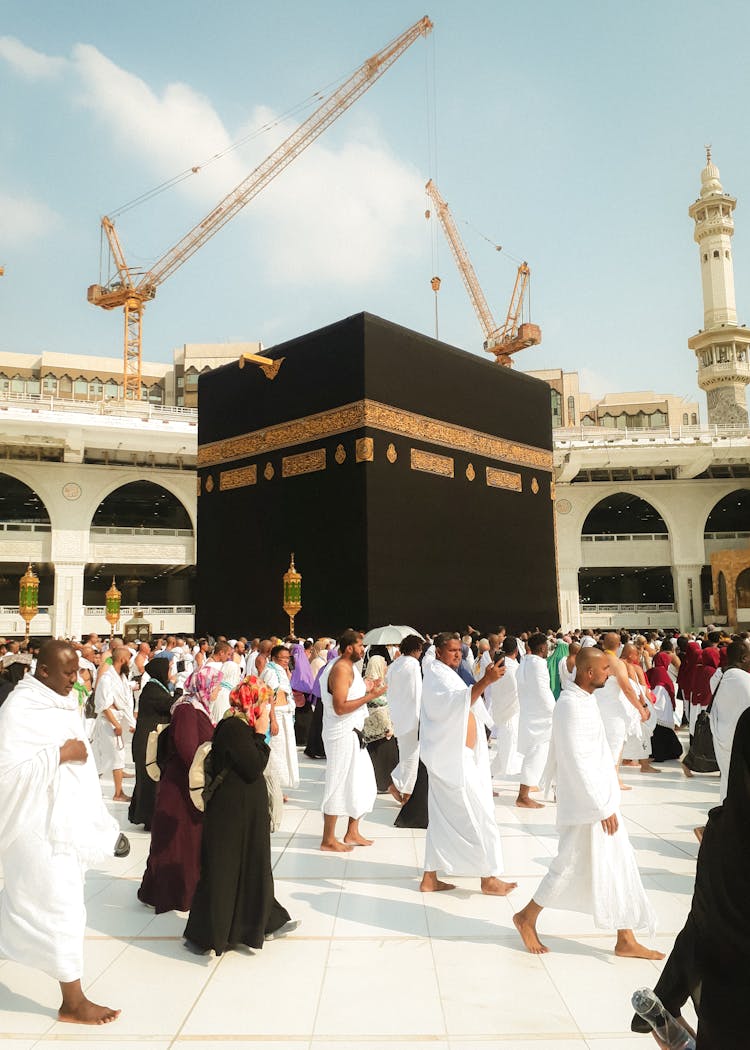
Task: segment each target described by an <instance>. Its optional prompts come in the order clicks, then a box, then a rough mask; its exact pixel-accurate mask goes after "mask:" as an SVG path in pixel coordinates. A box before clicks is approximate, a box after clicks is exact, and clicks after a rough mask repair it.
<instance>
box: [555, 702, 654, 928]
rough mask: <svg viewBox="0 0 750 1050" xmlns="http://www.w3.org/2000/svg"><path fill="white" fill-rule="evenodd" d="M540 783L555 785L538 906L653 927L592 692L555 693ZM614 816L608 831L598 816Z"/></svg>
mask: <svg viewBox="0 0 750 1050" xmlns="http://www.w3.org/2000/svg"><path fill="white" fill-rule="evenodd" d="M545 780H549V781H554V782H555V784H556V786H557V825H558V828H559V835H560V842H559V846H558V852H557V856H556V857H555V858H554V860H553V861H552V863H551V865H550V869H549V872H548V873H547V875H545V877H544V878H543V879H542V881H541V883H540V884H539V887H538V889H537V891H536V893H535V894H534V900H535V901H536V903H537V904H539V905H541V907H543V908H565V909H567V910H569V911H582V912H587V913H589V914H591V915H593V917H594V922H595V924H596V926H597V927H598V928H599V929H615V930H639V929H644V928H646V929H648V930H649V931H651V932H653V930H654V929H655V926H656V916H655V914H654V911H653V909H652V907H651V905H650V904H649V901H648V898H647V897H646V892H645V890H644V888H643V883H642V882H641V877H640V873H639V871H638V866H637V864H636V860H635V853H634V852H633V847H632V846H631V844H630V839H629V838H628V833H627V830H626V828H625V825H624V823H623V820H622V817H621V816H620V813H619V806H620V788H619V784H618V782H617V774H616V772H615V769H614V766H613V764H612V756H611V751H610V747H609V743H608V741H607V736H606V733H605V730H604V725H603V723H602V719H601V716H600V708H599V705H598V703H597V700H596V694H595V693H594V694H591V693H587V692H586V691H585V690H583V689H581V688H580V687H579V686H577V685H575V683H574V684H573V685H571V686H569V687H568V688H567V689H565V690H563V692H562V693H561V694H560V697H559V699H558V701H557V704H556V707H555V713H554V717H553V724H552V744H551V748H550V756H549V763H548V766H547V769H546V770H545ZM613 814H615V815H616V816H617V818H618V822H619V827H618V829H617V831H616V832H615V834H614V835H608V834H607V833H606V832H605V831H604V828H603V827H602V825H601V821H602V820H604V819H605V818H607V817H610V816H612V815H613Z"/></svg>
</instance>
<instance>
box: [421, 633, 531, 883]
mask: <svg viewBox="0 0 750 1050" xmlns="http://www.w3.org/2000/svg"><path fill="white" fill-rule="evenodd" d="M435 657H436V658H435V660H434V661H433V663H432V664H431V665H430V666H429V667H428V669H427V671H426V672H425V676H424V682H423V684H422V711H421V717H420V726H419V743H420V751H421V756H422V761H423V762H424V764H425V766H426V767H427V772H428V774H429V788H428V796H427V810H428V814H429V824H428V827H427V835H426V838H425V860H424V875H423V876H422V882H421V884H420V887H419V888H420V890H421V891H422V892H423V893H430V892H434V891H436V890H452V889H454V888H455V887H454V886H453V885H452V884H451V883H448V882H441V881H440V880H439V879H438V877H437V873H438V870H440V871H444V872H446V874H452V875H478V876H479V877H480V879H481V887H482V893H487V894H491V895H493V896H496V897H504V896H505V895H506V894H508V893H510V891H511V890H512V889H514V888H515V886H516V883H515V882H503V881H502V879H501V878H500V874H501V872H502V870H503V854H502V847H501V843H500V832H499V831H498V827H497V823H496V821H495V806H494V803H493V801H492V777H491V775H490V763H489V757H488V754H487V737H486V734H485V726H486V725H487V724H488V723H489V717H488V715H487V711H486V708H485V707H484V703H483V702H482V700H481V695H482V693H483V692H484V691H485V689H487V687H488V686H490V685H492V683H493V682H497V681H498V679H500V678H501V677H502V675H503V674H504V669H503V668H502V667H501V666H500V665H499V664H496V663H492V664H490V665H489V667H488V668H487V670H486V671H485V673H484V675H483V677H482V678H480V680H479V681H478V682H477V683H476V684H475V685H473V686H469V685H466V684H465V683H464V681H463V679H462V678H460V676H459V675H458V674H457V672H456V668H457V667H458V665H459V664H460V662H461V641H460V639H459V636H458V635H457V634H456V635H454V634H449V633H447V632H446V633H443V634H439V635H437V637H436V638H435Z"/></svg>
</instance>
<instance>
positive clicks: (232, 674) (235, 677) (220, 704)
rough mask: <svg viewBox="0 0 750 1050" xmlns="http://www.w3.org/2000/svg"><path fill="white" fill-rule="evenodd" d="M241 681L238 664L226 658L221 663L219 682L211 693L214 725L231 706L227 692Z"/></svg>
mask: <svg viewBox="0 0 750 1050" xmlns="http://www.w3.org/2000/svg"><path fill="white" fill-rule="evenodd" d="M241 681H242V671H241V669H240V665H239V664H237V663H235V662H234V660H226V661H225V662H224V663H223V664H222V665H221V682H219V685H218V687H217V688H216V689H215V690H214V691H213V693H212V696H213V700H212V701H211V721H212V722H213V724H214V725H215V726H217V725H218V724H219V722H220V721H221V720H222V718H223V717H224V715H225V714H226V713H227V711H228V710H229V708H230V707H231V706H232V705H231V703H230V702H229V694H230V693H231V692H232V690H233V689H235V688H236V687H237V686H238V685H239V684H240V682H241Z"/></svg>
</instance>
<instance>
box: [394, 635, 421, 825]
mask: <svg viewBox="0 0 750 1050" xmlns="http://www.w3.org/2000/svg"><path fill="white" fill-rule="evenodd" d="M423 644H424V643H423V642H422V639H421V638H420V637H419V635H416V634H410V635H408V636H407V637H406V638H404V640H403V641H402V642H401V647H400V648H401V655H400V656H399V657H398V659H397V660H394V661H393V663H392V664H391V666H390V667H389V668H388V671H387V677H386V683H387V686H388V710H389V712H390V715H391V722H392V723H393V731H394V733H395V734H396V739H397V741H398V765H397V766H396V768H395V769H394V770H393V772H392V773H391V784H390V785H389V787H388V790H389V791H390V793H391V795H393V797H394V798H395V799H396V801H397V802H399V803H400V804H401V805H403V804H404V803H405V802H408V801H409V797H410V796H411V793H412V791H413V790H414V784H415V783H416V780H417V772H418V770H419V710H420V707H421V703H422V669H421V667H420V666H419V656H420V653H421V652H422V646H423Z"/></svg>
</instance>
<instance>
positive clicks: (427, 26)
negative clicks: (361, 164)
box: [87, 16, 433, 399]
mask: <svg viewBox="0 0 750 1050" xmlns="http://www.w3.org/2000/svg"><path fill="white" fill-rule="evenodd" d="M432 27H433V26H432V22H431V21H430V19H429V18H428V17H427V16H425V17H424V18H421V19H420V20H419V21H418V22H415V23H414V25H412V26H410V27H409V29H407V30H405V31H404V32H403V33H401V35H400V36H397V37H396V38H395V40H392V41H391V43H390V44H387V45H386V47H384V48H382V49H381V50H380V51H378V52H376V53H375V54H374V55H372V56H371V57H370V58H368V59H367V60H366V61H365V62H364V63H363V64H362V65H361V66H360V67H359V69H357V70H356V71H355V72H354V73H353V74H352V75H351V76H350V77H349V78H348V79H347V80H346V81H344V83H343V84H342V85H341V86H340V87H339V88H337V89H336V90H335V91H334V92H332V94H331V95H329V96H328V98H327V99H325V101H324V102H323V103H322V104H321V105H320V106H319V107H318V108H317V109H316V110H315V112H314V113H312V114H311V115H310V116H309V117H308V118H307V120H305V121H303V122H302V124H300V126H299V127H298V128H297V129H296V130H295V131H293V132H292V133H291V135H289V136H288V137H287V138H286V139H285V140H284V142H282V143H281V145H280V146H278V147H277V148H276V149H275V150H274V151H273V152H272V153H270V154H269V156H268V157H266V159H265V160H264V161H262V162H261V163H260V164H259V165H258V167H257V168H255V169H254V170H253V171H252V172H251V173H250V174H249V175H248V176H247V177H246V178H244V179H243V180H242V182H241V183H240V184H239V185H238V186H236V187H235V188H234V189H233V190H232V191H231V193H229V194H227V196H226V197H224V199H223V200H221V201H220V202H219V203H218V204H217V205H216V207H215V208H213V209H212V210H211V211H210V212H209V214H208V215H206V216H205V218H204V219H202V220H201V221H200V222H199V223H197V224H196V225H195V226H194V227H193V228H192V230H190V231H189V232H188V233H186V234H185V236H184V237H182V238H181V239H180V240H179V241H178V242H177V243H176V244H175V245H174V246H173V247H172V248H170V249H169V251H167V252H165V254H164V255H163V256H162V257H161V258H160V259H159V260H158V262H156V263H154V265H153V266H152V267H151V268H150V270H148V271H147V272H146V273H145V274H143V276H141V277H140V278H136V276H135V275H134V274H133V272H132V271H131V270H130V268H129V267H128V265H127V262H126V259H125V254H124V252H123V250H122V245H121V243H120V240H119V237H118V236H117V231H116V230H115V224H114V222H113V221H112V220H111V219H110V218H108V217H107V216H106V215H105V216H104V218H103V219H102V223H101V224H102V229H103V231H104V234H105V236H106V238H107V241H108V243H109V247H110V251H111V253H112V259H113V261H114V265H115V267H116V269H117V275H116V277H115V278H114V279H113V280H112V281H111V282H110V283H109V284H107V285H99V284H93V285H91V286H90V287H89V289H88V293H87V298H88V301H89V302H90V303H93V304H94V305H95V306H100V307H102V308H103V309H105V310H113V309H115V308H117V307H122V308H123V309H124V314H125V337H124V351H123V354H124V368H123V396H124V397H126V398H127V397H131V398H134V399H138V398H140V396H141V360H142V348H143V311H144V309H145V304H146V302H148V301H149V300H151V299H153V298H154V296H155V295H156V290H157V288H158V286H159V285H160V284H162V283H163V282H164V281H165V280H166V279H167V278H168V277H170V276H171V275H172V274H173V273H174V272H175V270H177V269H179V267H180V266H182V265H183V263H185V262H186V261H187V260H188V259H189V258H190V257H191V256H192V255H194V254H195V253H196V252H197V251H198V249H199V248H201V247H202V246H203V245H204V244H205V243H206V241H208V240H210V238H211V237H213V236H214V234H216V233H217V232H218V231H219V230H220V229H221V228H222V226H225V225H226V224H227V223H228V222H229V221H230V220H231V219H233V218H234V216H235V215H236V214H237V213H238V212H239V211H241V210H242V208H244V207H245V205H246V204H248V202H249V201H251V200H252V199H253V197H255V196H256V195H257V194H258V193H260V192H261V190H262V189H264V187H265V186H267V185H268V183H269V182H271V181H272V180H273V179H275V178H276V176H277V175H279V174H281V172H282V171H284V169H285V168H287V167H288V166H289V164H291V163H292V161H293V160H294V159H295V157H298V156H299V154H300V153H302V151H303V150H304V149H306V148H307V147H308V146H309V145H310V144H311V143H312V142H314V141H315V139H316V138H318V136H319V135H321V134H322V133H323V132H324V131H325V130H326V128H328V127H330V125H331V124H332V123H333V122H334V121H335V120H336V119H337V118H338V117H340V116H341V114H342V113H344V112H345V111H346V110H347V109H348V108H349V107H350V106H351V105H353V103H354V102H356V101H357V99H358V98H360V96H362V95H363V94H364V93H365V92H366V91H367V90H368V88H370V87H371V86H372V85H373V84H374V83H375V81H376V80H378V79H379V78H380V77H381V76H382V75H383V74H384V73H385V72H386V70H387V69H389V68H390V67H391V66H392V65H393V63H394V62H396V60H397V59H398V58H399V57H400V56H401V55H402V54H403V53H404V51H406V50H407V48H409V47H410V46H411V45H412V44H413V43H414V42H415V41H416V40H417V39H419V37H421V36H427V35H428V33H430V31H431V30H432Z"/></svg>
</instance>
